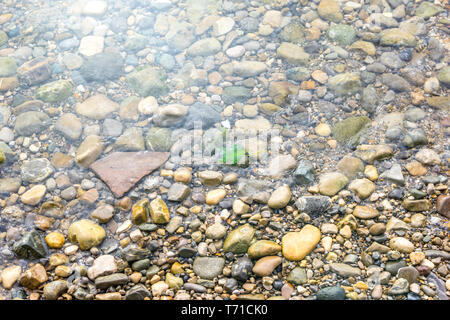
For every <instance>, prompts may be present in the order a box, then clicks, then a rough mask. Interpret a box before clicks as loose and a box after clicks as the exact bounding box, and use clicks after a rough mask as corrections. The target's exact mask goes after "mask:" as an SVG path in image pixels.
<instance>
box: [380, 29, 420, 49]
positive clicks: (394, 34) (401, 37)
mask: <svg viewBox="0 0 450 320" xmlns="http://www.w3.org/2000/svg"><path fill="white" fill-rule="evenodd" d="M416 44H417V40H416V37H414V36H413V35H412V34H410V33H408V32H406V31H403V30H401V29H398V28H392V29H386V30H383V31H382V32H381V33H380V45H382V46H407V47H414V46H415V45H416Z"/></svg>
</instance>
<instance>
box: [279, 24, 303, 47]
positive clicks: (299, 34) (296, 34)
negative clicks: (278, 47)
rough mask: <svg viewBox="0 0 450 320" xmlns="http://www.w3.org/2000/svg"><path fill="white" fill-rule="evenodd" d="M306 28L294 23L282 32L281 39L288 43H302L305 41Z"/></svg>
mask: <svg viewBox="0 0 450 320" xmlns="http://www.w3.org/2000/svg"><path fill="white" fill-rule="evenodd" d="M304 28H305V27H304V26H303V25H302V24H301V23H300V22H298V21H294V22H291V23H289V24H288V25H287V26H285V27H284V28H283V29H282V30H281V31H280V35H279V37H280V39H281V40H283V41H286V42H292V43H302V42H303V41H304V40H305V33H304Z"/></svg>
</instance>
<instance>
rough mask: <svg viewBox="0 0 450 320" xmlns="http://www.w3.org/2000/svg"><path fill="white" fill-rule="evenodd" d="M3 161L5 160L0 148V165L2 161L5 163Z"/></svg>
mask: <svg viewBox="0 0 450 320" xmlns="http://www.w3.org/2000/svg"><path fill="white" fill-rule="evenodd" d="M5 161H6V157H5V154H4V153H3V151H2V150H0V165H2V164H3V163H5Z"/></svg>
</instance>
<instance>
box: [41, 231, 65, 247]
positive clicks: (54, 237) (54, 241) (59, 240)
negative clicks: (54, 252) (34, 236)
mask: <svg viewBox="0 0 450 320" xmlns="http://www.w3.org/2000/svg"><path fill="white" fill-rule="evenodd" d="M45 242H47V245H48V246H49V247H50V248H52V249H59V248H61V247H62V246H63V245H64V243H65V242H66V240H65V238H64V235H63V234H62V233H59V232H50V233H49V234H48V235H47V236H46V237H45Z"/></svg>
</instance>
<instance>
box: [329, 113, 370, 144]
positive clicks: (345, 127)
mask: <svg viewBox="0 0 450 320" xmlns="http://www.w3.org/2000/svg"><path fill="white" fill-rule="evenodd" d="M369 123H371V120H370V118H368V117H366V116H361V117H351V118H347V119H345V120H342V121H339V122H338V123H336V124H335V125H334V127H333V130H332V132H333V135H334V137H335V138H336V140H337V141H339V142H344V141H348V140H350V139H351V138H352V137H354V136H356V135H357V134H358V133H359V132H360V131H361V130H362V129H363V128H364V127H365V126H366V125H367V124H369Z"/></svg>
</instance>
